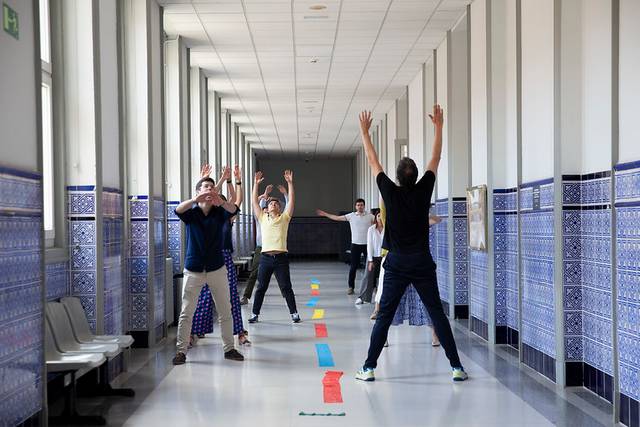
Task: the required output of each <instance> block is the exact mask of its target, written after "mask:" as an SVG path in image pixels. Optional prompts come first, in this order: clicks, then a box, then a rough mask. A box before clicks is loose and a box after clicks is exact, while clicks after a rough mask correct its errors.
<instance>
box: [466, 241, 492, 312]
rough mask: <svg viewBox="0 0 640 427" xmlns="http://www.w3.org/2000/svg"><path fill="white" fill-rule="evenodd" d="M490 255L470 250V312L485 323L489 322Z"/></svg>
mask: <svg viewBox="0 0 640 427" xmlns="http://www.w3.org/2000/svg"><path fill="white" fill-rule="evenodd" d="M488 258H489V257H488V254H487V252H484V251H477V250H473V249H470V250H469V306H470V307H469V312H470V313H471V315H472V316H473V317H475V318H476V319H479V320H482V321H483V322H484V323H488V322H489V308H488V304H487V302H488V300H489V298H488V292H489V289H488V286H489V284H488V274H489V271H488V268H489V265H488Z"/></svg>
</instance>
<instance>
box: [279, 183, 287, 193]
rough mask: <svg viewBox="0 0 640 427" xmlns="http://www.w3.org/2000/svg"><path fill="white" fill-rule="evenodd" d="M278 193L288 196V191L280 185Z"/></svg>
mask: <svg viewBox="0 0 640 427" xmlns="http://www.w3.org/2000/svg"><path fill="white" fill-rule="evenodd" d="M278 191H279V192H280V193H282V194H287V189H286V188H284V185H278Z"/></svg>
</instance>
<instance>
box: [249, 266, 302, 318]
mask: <svg viewBox="0 0 640 427" xmlns="http://www.w3.org/2000/svg"><path fill="white" fill-rule="evenodd" d="M274 273H275V275H276V280H277V281H278V286H279V287H280V292H281V293H282V296H283V297H284V299H285V300H286V301H287V307H289V313H291V314H293V313H297V312H298V310H297V308H296V296H295V294H294V293H293V286H292V285H291V276H290V274H289V256H288V255H287V254H286V253H281V254H275V255H271V254H265V253H263V254H262V255H261V256H260V268H259V269H258V287H257V288H256V295H255V298H254V300H253V314H260V309H261V308H262V302H263V301H264V295H265V294H266V293H267V289H268V288H269V281H270V280H271V275H272V274H274Z"/></svg>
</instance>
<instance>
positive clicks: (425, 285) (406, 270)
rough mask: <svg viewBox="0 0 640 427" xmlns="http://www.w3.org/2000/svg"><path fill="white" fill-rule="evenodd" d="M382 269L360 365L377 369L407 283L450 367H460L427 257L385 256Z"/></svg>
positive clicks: (429, 257)
mask: <svg viewBox="0 0 640 427" xmlns="http://www.w3.org/2000/svg"><path fill="white" fill-rule="evenodd" d="M384 270H385V273H384V284H383V290H382V298H381V300H380V310H379V311H378V316H377V317H376V323H375V324H374V325H373V331H371V341H370V343H369V354H368V356H367V360H366V362H364V367H365V368H375V367H376V366H377V362H378V357H380V353H381V352H382V348H383V347H384V343H385V342H386V341H387V333H388V332H389V326H391V321H392V320H393V316H394V314H395V312H396V309H397V308H398V304H400V299H401V298H402V295H404V291H405V289H406V288H407V286H408V285H409V284H413V287H414V288H415V289H416V291H417V292H418V295H419V296H420V299H421V300H422V303H423V304H424V305H425V307H426V308H427V311H428V312H429V317H431V321H432V322H433V328H434V330H435V332H436V335H438V338H440V343H441V344H442V348H444V351H445V353H446V355H447V358H448V359H449V363H451V367H452V368H460V367H462V365H461V364H460V357H459V356H458V350H457V348H456V342H455V340H454V339H453V333H452V332H451V325H449V320H448V319H447V316H445V314H444V310H443V309H442V302H441V301H440V293H439V292H438V281H437V278H436V269H435V264H434V263H433V260H432V259H431V256H430V255H429V254H428V253H420V254H410V255H403V254H393V253H389V254H388V255H387V258H386V261H385V263H384Z"/></svg>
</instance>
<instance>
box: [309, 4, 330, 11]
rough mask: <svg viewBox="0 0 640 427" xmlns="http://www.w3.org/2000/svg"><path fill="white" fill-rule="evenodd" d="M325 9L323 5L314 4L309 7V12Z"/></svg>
mask: <svg viewBox="0 0 640 427" xmlns="http://www.w3.org/2000/svg"><path fill="white" fill-rule="evenodd" d="M326 8H327V6H325V5H323V4H314V5H312V6H309V9H311V10H325V9H326Z"/></svg>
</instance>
